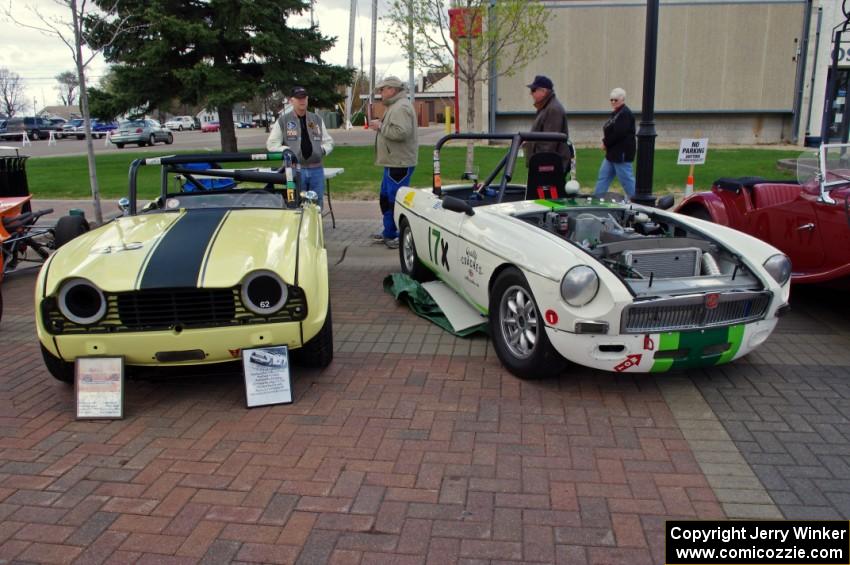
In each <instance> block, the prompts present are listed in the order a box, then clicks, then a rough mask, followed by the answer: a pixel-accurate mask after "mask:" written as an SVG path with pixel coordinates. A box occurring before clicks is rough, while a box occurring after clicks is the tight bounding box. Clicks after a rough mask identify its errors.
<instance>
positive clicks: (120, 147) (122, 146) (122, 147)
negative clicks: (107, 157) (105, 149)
mask: <svg viewBox="0 0 850 565" xmlns="http://www.w3.org/2000/svg"><path fill="white" fill-rule="evenodd" d="M115 147H117V148H118V149H124V144H123V143H116V144H115Z"/></svg>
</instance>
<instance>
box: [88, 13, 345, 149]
mask: <svg viewBox="0 0 850 565" xmlns="http://www.w3.org/2000/svg"><path fill="white" fill-rule="evenodd" d="M95 3H96V4H97V5H98V6H99V7H100V8H101V10H103V11H104V12H105V16H103V19H104V20H106V21H107V22H113V21H123V22H125V24H124V25H127V26H128V27H129V30H130V31H129V32H127V33H124V34H122V35H121V36H120V38H119V39H118V40H117V41H114V42H113V43H112V44H110V45H107V46H105V47H104V49H103V52H104V56H105V57H106V60H107V61H109V62H110V63H113V64H114V66H113V71H114V81H113V83H112V85H111V88H110V96H112V97H113V100H114V101H113V104H112V105H113V107H120V108H123V109H124V110H125V111H126V110H131V109H132V110H134V111H141V112H147V111H150V110H151V109H153V108H156V107H158V106H160V105H162V104H164V103H167V102H169V101H170V100H171V99H173V98H177V99H179V100H180V102H182V103H184V104H202V105H204V106H206V107H207V108H209V109H215V110H217V111H218V115H219V121H220V123H221V148H222V150H223V151H236V150H237V145H236V132H235V130H234V125H233V108H234V105H235V104H237V103H241V102H247V101H249V100H251V99H253V98H254V97H255V96H257V95H261V94H263V93H267V92H269V91H270V90H284V91H288V90H289V89H290V88H292V86H295V85H300V86H304V87H306V88H307V89H308V91H309V92H310V101H311V102H312V103H313V104H314V105H317V106H325V105H327V106H329V105H332V104H333V103H334V102H336V101H337V100H339V99H340V95H339V94H337V91H336V86H337V85H339V84H345V83H347V82H349V81H350V77H351V71H350V70H348V69H346V68H344V67H339V66H334V65H329V64H327V63H325V62H324V61H323V60H322V53H324V52H325V51H327V50H328V49H330V48H331V47H332V46H333V43H334V41H335V39H334V38H329V37H326V36H323V35H322V34H321V33H320V32H319V30H318V29H317V28H316V27H312V28H310V27H307V28H297V27H292V26H289V25H287V23H288V20H290V19H291V18H292V17H294V16H297V15H300V14H301V13H302V12H304V11H305V10H307V9H309V2H306V1H304V0H250V1H245V0H194V1H192V0H188V1H187V0H148V1H146V2H138V1H137V0H95ZM90 29H98V30H100V31H99V32H98V34H95V35H93V36H91V37H90V40H91V41H92V43H93V44H95V45H97V44H98V42H99V41H101V38H105V37H107V35H106V34H107V33H108V30H109V26H100V27H96V28H95V27H92V28H90Z"/></svg>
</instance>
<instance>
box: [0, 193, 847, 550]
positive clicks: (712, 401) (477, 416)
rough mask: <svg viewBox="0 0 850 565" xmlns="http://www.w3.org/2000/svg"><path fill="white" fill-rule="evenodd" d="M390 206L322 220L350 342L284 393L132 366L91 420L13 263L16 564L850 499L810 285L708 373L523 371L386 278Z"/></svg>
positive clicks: (828, 344)
mask: <svg viewBox="0 0 850 565" xmlns="http://www.w3.org/2000/svg"><path fill="white" fill-rule="evenodd" d="M374 206H375V204H374V203H370V204H368V205H366V206H364V207H362V210H361V208H360V207H358V206H357V205H354V204H352V205H351V206H349V207H346V205H344V204H343V205H341V206H340V207H339V208H340V209H341V210H340V213H338V215H337V225H338V229H337V230H330V229H328V231H327V240H328V247H329V251H330V256H331V262H332V263H333V266H332V268H331V287H332V288H331V290H332V300H333V304H334V329H335V340H336V343H335V349H336V356H335V360H334V362H333V364H332V365H331V366H330V367H329V368H328V369H326V370H325V371H322V372H316V371H308V370H304V369H297V368H296V370H295V385H294V386H295V392H296V401H295V402H294V403H293V404H291V405H288V406H275V407H267V408H258V409H253V410H247V409H245V408H244V400H243V390H242V380H241V376H240V375H229V376H228V375H225V376H216V377H191V378H183V379H170V380H156V381H130V382H129V383H128V385H127V396H126V405H125V412H126V418H125V419H124V420H121V421H115V422H97V423H93V422H77V421H75V420H74V418H73V395H72V391H71V390H70V389H69V388H68V387H67V386H65V385H63V384H61V383H58V382H55V381H53V379H52V378H50V377H49V376H48V375H47V373H46V371H45V370H44V368H43V366H42V363H41V359H40V355H39V352H38V345H37V342H36V339H35V337H34V330H33V323H32V315H33V314H32V306H31V304H30V302H31V295H32V282H33V279H34V276H33V275H32V274H30V275H17V276H13V277H11V278H10V279H8V280H7V281H5V282H4V285H3V295H4V298H5V305H6V309H5V312H4V316H3V321H2V323H0V336H2V343H3V344H4V345H5V346H6V347H4V348H3V351H2V352H1V353H0V563H2V562H4V561H20V562H46V563H68V562H74V561H76V562H79V563H130V562H133V563H196V562H202V563H216V562H252V563H256V562H265V563H338V564H342V563H362V564H367V563H368V564H373V563H393V564H405V563H434V564H451V563H463V564H467V565H473V564H479V563H488V562H489V563H518V562H523V563H565V564H566V563H570V564H572V563H585V562H589V563H635V564H640V563H658V562H661V561H662V556H661V553H662V545H663V540H662V527H663V521H664V520H665V519H667V518H672V517H678V518H724V517H728V516H740V517H743V516H775V517H782V516H786V517H799V516H807V517H808V516H818V517H833V516H835V517H838V516H840V517H843V518H845V519H846V518H848V516H850V505H848V497H850V495H848V481H847V478H846V477H848V476H850V473H849V472H848V464H850V442H848V435H847V434H848V432H847V430H848V426H847V417H848V408H847V407H848V402H847V400H848V393H850V391H848V385H847V382H848V380H847V377H848V366H850V358H848V355H850V349H848V345H850V331H848V322H847V318H846V317H842V312H843V311H842V310H840V309H835V308H827V307H821V306H818V300H819V296H818V295H815V294H811V293H809V294H806V295H802V296H801V298H800V299H799V300H798V301H797V305H796V310H795V311H794V312H793V313H792V314H791V315H790V316H789V317H788V318H787V319H784V320H783V321H782V322H781V326H780V331H779V332H777V334H775V336H774V337H772V338H771V340H770V342H769V343H768V344H766V346H765V347H764V348H763V349H762V350H760V351H759V352H757V354H754V355H751V356H750V357H749V358H748V359H745V360H742V361H741V362H738V363H735V364H733V365H730V366H726V367H723V368H718V369H714V370H711V371H698V372H693V373H690V374H680V375H676V376H669V375H662V376H653V375H650V376H639V377H630V376H622V375H614V374H609V373H601V372H596V371H592V370H588V369H583V368H580V367H572V368H571V369H570V370H569V371H568V372H567V373H566V374H564V375H563V376H562V377H561V378H559V379H553V380H549V381H542V382H522V381H519V380H517V379H515V378H514V377H513V376H511V375H510V374H508V373H507V372H505V371H504V370H503V369H502V368H501V366H500V365H499V363H498V361H497V359H496V358H495V355H494V354H493V352H492V350H491V349H490V348H489V345H488V343H487V341H486V339H484V338H480V337H479V338H474V339H471V340H461V339H457V338H454V337H451V336H447V335H445V334H443V333H441V332H440V331H438V330H436V329H435V328H434V327H433V326H431V325H430V324H429V323H428V322H426V321H424V320H422V319H420V318H417V317H416V316H414V315H413V314H411V313H410V312H408V311H407V310H406V309H404V308H402V307H400V306H398V305H396V304H395V303H394V301H393V299H392V298H391V297H390V296H389V295H386V294H384V293H383V292H381V290H380V288H381V280H382V278H383V277H384V275H385V274H386V273H388V272H390V271H392V270H395V269H397V258H396V255H395V254H394V253H392V252H389V251H386V250H384V249H381V248H380V247H379V246H373V245H370V244H369V243H368V234H369V233H370V231H372V228H375V227H376V223H375V222H373V221H367V220H363V219H358V218H363V217H368V216H369V215H370V214H372V213H373V211H372V208H374ZM346 216H348V217H346ZM328 227H329V226H328ZM841 304H842V305H843V306H842V307H846V305H847V301H846V300H844V301H843V302H842V303H841Z"/></svg>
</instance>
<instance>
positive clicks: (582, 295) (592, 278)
mask: <svg viewBox="0 0 850 565" xmlns="http://www.w3.org/2000/svg"><path fill="white" fill-rule="evenodd" d="M597 292H599V276H598V275H597V274H596V271H594V270H593V269H591V268H590V267H588V266H587V265H578V266H577V267H573V268H572V269H570V270H569V271H567V274H566V275H564V278H563V280H561V296H562V297H563V299H564V300H565V301H566V303H567V304H569V305H570V306H584V305H585V304H587V303H588V302H590V301H591V300H593V298H594V297H595V296H596V293H597Z"/></svg>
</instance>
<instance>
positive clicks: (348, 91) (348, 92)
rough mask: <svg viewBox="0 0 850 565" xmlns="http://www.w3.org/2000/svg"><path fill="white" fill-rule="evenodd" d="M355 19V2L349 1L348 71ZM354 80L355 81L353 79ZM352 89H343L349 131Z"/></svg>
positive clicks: (351, 59)
mask: <svg viewBox="0 0 850 565" xmlns="http://www.w3.org/2000/svg"><path fill="white" fill-rule="evenodd" d="M355 19H357V0H351V5H350V7H349V8H348V59H346V61H345V63H346V65H347V66H348V68H349V69H350V68H351V67H352V66H354V21H355ZM355 80H356V79H355ZM353 94H354V89H353V88H352V87H351V85H350V84H349V85H348V86H346V87H345V129H351V104H352V102H353V100H352V96H353Z"/></svg>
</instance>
